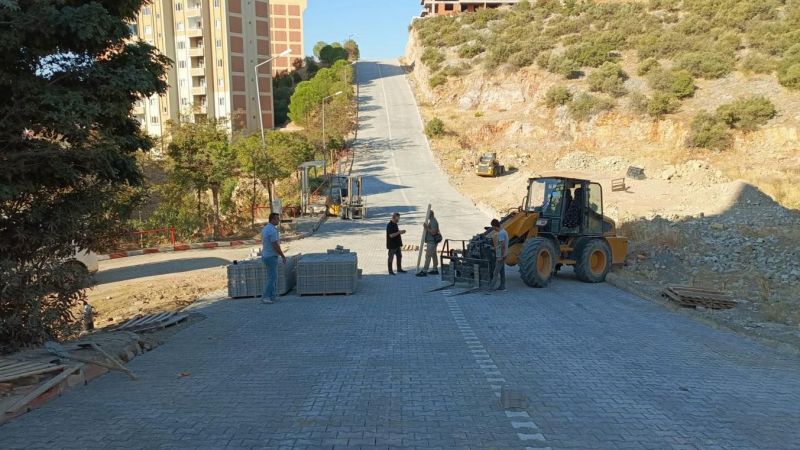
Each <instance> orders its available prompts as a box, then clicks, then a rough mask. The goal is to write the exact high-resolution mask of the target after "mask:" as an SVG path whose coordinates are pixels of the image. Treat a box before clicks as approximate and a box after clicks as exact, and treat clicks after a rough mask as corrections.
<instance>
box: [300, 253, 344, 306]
mask: <svg viewBox="0 0 800 450" xmlns="http://www.w3.org/2000/svg"><path fill="white" fill-rule="evenodd" d="M357 287H358V255H357V254H356V253H352V252H350V250H348V249H345V248H342V247H341V246H338V247H336V248H335V249H333V250H328V252H327V253H311V254H307V255H303V257H302V258H301V259H300V261H299V262H298V263H297V293H298V294H299V295H336V294H345V295H350V294H353V293H355V291H356V288H357Z"/></svg>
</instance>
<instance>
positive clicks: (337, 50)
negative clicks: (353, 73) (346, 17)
mask: <svg viewBox="0 0 800 450" xmlns="http://www.w3.org/2000/svg"><path fill="white" fill-rule="evenodd" d="M334 44H336V45H326V46H325V47H322V50H320V51H319V60H320V61H321V62H322V64H324V65H326V66H332V65H334V64H335V63H336V62H337V61H347V60H348V59H349V58H350V53H349V52H348V51H347V50H346V49H344V48H342V47H341V45H340V44H339V43H338V42H335V43H334Z"/></svg>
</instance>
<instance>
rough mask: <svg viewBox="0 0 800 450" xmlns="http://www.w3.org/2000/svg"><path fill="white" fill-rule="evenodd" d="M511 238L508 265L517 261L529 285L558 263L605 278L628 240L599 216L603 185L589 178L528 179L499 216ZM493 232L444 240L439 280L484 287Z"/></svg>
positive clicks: (581, 275) (584, 277)
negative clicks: (513, 206) (521, 195)
mask: <svg viewBox="0 0 800 450" xmlns="http://www.w3.org/2000/svg"><path fill="white" fill-rule="evenodd" d="M500 226H501V227H502V228H503V229H505V230H506V232H507V233H508V237H509V252H508V258H507V259H506V264H508V265H510V266H518V267H519V272H520V275H521V276H522V280H523V281H524V282H525V284H527V285H528V286H531V287H536V288H541V287H545V286H547V285H548V284H549V283H550V280H551V278H552V276H553V275H554V274H555V273H556V272H557V271H558V270H559V269H560V268H561V267H562V266H565V265H567V266H572V267H573V268H574V272H575V276H576V277H577V278H578V279H579V280H581V281H584V282H587V283H599V282H602V281H605V279H606V275H607V274H608V271H609V270H610V269H611V266H612V265H613V264H623V263H624V262H625V256H626V255H627V253H628V240H627V238H625V237H622V236H618V235H617V229H616V224H615V223H614V221H613V220H611V219H609V218H608V217H606V216H604V215H603V189H602V187H601V186H600V184H598V183H594V182H591V181H589V180H583V179H578V178H567V177H545V178H531V179H529V180H528V194H527V195H526V196H525V199H524V200H523V202H522V205H521V206H520V207H519V208H518V209H517V210H515V211H513V212H511V213H510V214H508V215H507V216H506V217H504V218H503V219H502V220H501V221H500ZM494 238H495V236H494V232H493V231H492V229H491V228H488V229H487V230H486V231H485V232H483V233H481V234H478V235H476V236H475V237H473V238H472V239H471V240H469V241H453V240H447V241H445V243H444V245H443V248H442V252H441V256H442V279H443V280H445V281H449V282H450V283H451V285H454V284H455V283H456V282H459V281H466V282H470V283H472V285H473V289H479V288H481V287H488V286H489V283H490V281H491V276H492V273H493V271H494V264H495V257H494V244H493V239H494Z"/></svg>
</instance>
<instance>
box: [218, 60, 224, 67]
mask: <svg viewBox="0 0 800 450" xmlns="http://www.w3.org/2000/svg"><path fill="white" fill-rule="evenodd" d="M222 64H223V63H222V59H218V60H217V67H222Z"/></svg>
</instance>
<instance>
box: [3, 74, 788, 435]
mask: <svg viewBox="0 0 800 450" xmlns="http://www.w3.org/2000/svg"><path fill="white" fill-rule="evenodd" d="M359 66H360V67H359V72H360V80H361V83H362V86H361V87H362V90H361V93H362V101H363V104H362V108H361V119H362V122H361V126H362V128H361V134H360V136H361V137H362V138H363V141H362V147H361V150H362V152H361V153H360V155H361V158H360V160H359V162H358V165H357V170H358V171H359V172H360V173H362V174H364V175H365V176H367V177H368V178H367V181H366V185H367V192H368V193H369V195H370V197H369V204H370V205H371V218H370V219H369V220H367V221H364V222H352V223H347V222H339V221H331V222H329V223H327V224H326V225H325V226H324V227H323V228H322V229H321V232H320V233H319V234H318V235H316V236H314V237H313V238H310V239H307V240H303V241H301V242H298V243H296V245H295V249H296V250H297V251H303V252H310V251H319V250H321V249H325V248H331V247H333V246H335V245H336V244H342V245H345V246H348V247H350V248H352V249H353V250H356V251H358V255H359V260H360V265H361V266H362V267H363V268H364V271H365V277H364V279H363V282H362V284H361V287H360V290H359V292H358V293H357V294H356V295H353V296H350V297H325V298H314V297H303V298H298V297H286V298H284V299H283V300H281V301H280V302H278V303H277V304H275V305H270V306H265V305H261V304H259V303H257V302H256V301H254V300H223V301H219V302H215V303H210V304H206V305H202V306H200V311H201V312H203V313H204V314H205V315H206V316H207V319H206V320H204V321H202V322H200V323H197V324H195V325H193V326H192V327H191V328H188V329H186V330H184V331H182V332H180V333H178V334H177V335H175V336H174V337H173V338H171V339H170V340H169V342H167V343H166V344H165V345H163V346H161V347H159V348H157V349H156V350H154V351H152V352H150V353H148V354H146V355H143V356H141V357H139V358H137V359H135V360H134V361H132V362H131V363H130V364H129V366H130V368H131V369H133V370H134V371H135V372H136V373H137V374H138V375H139V376H140V381H138V382H131V381H129V380H128V379H127V378H125V377H124V376H120V375H117V374H111V375H107V376H105V377H102V378H101V379H99V380H97V381H95V382H93V383H92V384H90V385H89V386H86V387H82V388H78V389H74V390H71V391H69V392H67V393H66V394H65V395H64V396H62V397H61V398H59V399H57V400H55V401H53V402H52V403H50V404H48V405H46V406H45V407H44V408H42V409H40V410H37V411H34V412H32V413H30V414H28V415H26V416H23V417H22V418H20V419H18V420H16V421H14V422H12V423H10V424H8V425H6V426H4V427H2V428H0V448H17V447H28V446H30V447H76V448H114V447H144V448H158V447H162V448H194V447H209V448H222V447H232V448H248V447H255V448H263V447H275V448H279V447H285V448H293V447H299V448H303V447H307V448H321V447H328V448H330V447H363V448H387V447H390V446H393V447H418V448H547V447H549V448H569V449H573V448H574V449H600V448H602V449H609V448H632V449H643V448H659V449H660V448H702V449H714V448H742V449H752V448H776V449H777V448H786V449H789V448H798V447H800V358H798V357H797V356H790V355H784V354H781V353H777V352H775V351H773V350H771V349H769V348H766V347H763V346H761V345H759V344H756V343H753V342H751V341H748V340H746V339H744V338H742V337H739V336H736V335H734V334H731V333H728V332H724V331H718V330H714V329H711V328H708V327H706V326H705V325H702V324H699V323H696V322H693V321H691V320H688V319H687V318H685V317H683V316H680V315H677V314H673V313H671V312H669V311H665V310H663V309H662V308H660V307H659V306H657V305H653V304H650V303H648V302H645V301H643V300H640V299H637V298H636V297H633V296H631V295H628V294H626V293H624V292H621V291H619V290H617V289H615V288H614V287H612V286H610V285H585V284H581V283H578V282H576V281H575V280H573V279H572V278H571V277H570V276H569V275H568V274H565V275H563V276H560V277H559V278H558V279H557V280H556V281H555V282H554V283H553V284H552V286H551V287H550V288H548V289H544V290H531V289H527V288H524V287H523V286H522V283H521V281H520V280H519V279H518V277H516V276H512V277H511V279H510V280H509V291H508V292H506V293H503V294H498V295H494V296H485V295H473V296H464V297H446V296H445V295H444V294H442V293H427V292H426V291H427V290H428V289H429V288H431V287H433V286H436V284H437V283H436V280H433V279H431V278H428V279H422V280H420V279H416V278H413V277H411V276H410V274H407V275H400V276H394V277H391V276H389V275H387V274H385V253H384V252H385V251H384V250H383V226H384V223H385V222H386V220H387V219H388V215H389V214H390V212H391V211H400V212H402V213H404V215H403V219H402V223H403V224H404V225H405V226H406V227H407V228H408V229H409V230H410V231H409V234H408V235H407V238H408V240H409V241H414V240H416V239H418V238H419V223H420V220H421V216H422V215H423V214H424V210H423V209H424V207H425V205H426V204H427V203H428V202H431V203H433V205H434V209H435V210H436V211H437V212H438V213H439V214H438V215H439V218H440V222H441V226H442V229H443V231H444V232H445V233H446V234H447V235H448V236H449V237H461V236H463V237H469V235H471V234H473V233H474V232H475V231H476V230H478V229H479V228H480V227H481V226H482V225H483V224H484V223H485V222H486V220H487V218H486V217H484V216H481V214H480V213H479V212H478V211H477V209H476V208H475V207H474V206H473V205H472V204H471V203H470V202H468V201H467V200H465V199H464V198H462V197H461V196H459V195H458V194H457V193H456V192H455V191H454V190H453V189H452V188H451V187H450V186H448V185H447V184H446V182H445V181H443V180H445V179H446V178H445V177H444V176H442V174H441V173H440V172H439V171H438V169H437V168H436V166H435V165H434V164H433V162H432V158H431V155H430V153H429V151H428V149H427V147H426V145H425V141H424V139H423V137H422V135H421V124H420V121H419V116H418V114H417V111H416V108H415V106H414V104H413V99H412V97H411V94H410V91H409V88H408V85H407V84H406V82H405V79H404V78H403V76H402V74H401V71H400V69H399V68H398V67H396V66H394V65H392V64H375V63H361V64H360V65H359ZM407 256H410V255H407ZM408 259H411V258H407V260H408ZM406 266H411V264H410V261H408V262H407V263H406ZM180 371H187V372H190V373H191V375H190V376H188V377H185V378H178V377H177V376H176V374H177V373H178V372H180ZM501 391H502V392H506V393H508V398H509V399H510V400H512V402H511V403H514V404H515V405H516V406H521V408H518V409H514V410H511V409H506V408H505V407H504V404H503V403H502V402H501V401H500V400H499V395H500V392H501ZM506 405H507V404H506Z"/></svg>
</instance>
